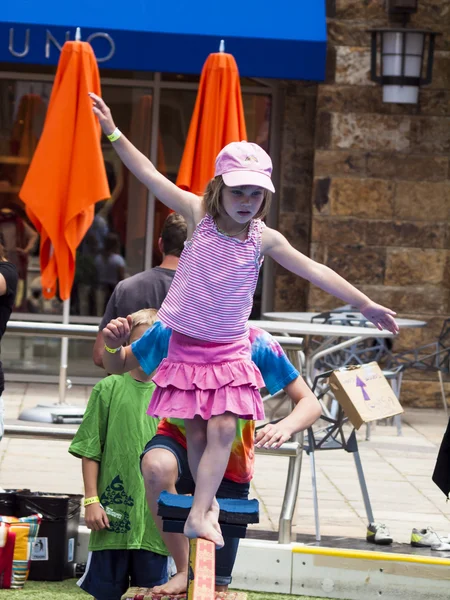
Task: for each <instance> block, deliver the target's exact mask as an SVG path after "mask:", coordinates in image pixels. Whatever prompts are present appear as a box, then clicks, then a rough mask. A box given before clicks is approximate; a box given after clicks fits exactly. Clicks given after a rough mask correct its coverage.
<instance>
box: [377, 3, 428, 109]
mask: <svg viewBox="0 0 450 600" xmlns="http://www.w3.org/2000/svg"><path fill="white" fill-rule="evenodd" d="M417 4H418V0H387V3H386V5H387V11H388V14H389V17H390V19H391V20H394V21H396V22H398V21H399V20H401V21H402V22H403V25H406V23H407V22H408V20H409V17H410V15H411V13H413V12H416V10H417ZM370 33H371V35H372V45H371V73H370V76H371V79H372V81H375V82H377V83H380V84H381V85H382V86H383V102H396V103H400V104H417V102H418V101H419V88H420V86H422V85H427V84H429V83H431V78H432V73H433V59H434V43H435V38H436V35H438V34H437V33H435V32H432V31H426V30H421V29H408V28H407V27H404V26H403V27H392V28H391V27H389V28H381V29H371V30H370Z"/></svg>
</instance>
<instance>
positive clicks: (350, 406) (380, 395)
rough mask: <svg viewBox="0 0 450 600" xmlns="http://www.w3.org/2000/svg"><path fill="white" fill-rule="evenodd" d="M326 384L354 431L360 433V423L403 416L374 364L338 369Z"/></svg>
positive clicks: (389, 387)
mask: <svg viewBox="0 0 450 600" xmlns="http://www.w3.org/2000/svg"><path fill="white" fill-rule="evenodd" d="M329 383H330V387H331V390H332V391H333V393H334V395H335V396H336V400H337V401H338V402H339V404H340V405H341V406H342V408H343V410H344V412H345V414H346V415H347V417H348V418H349V420H350V422H351V424H352V425H353V426H354V427H355V429H359V428H360V427H361V425H362V424H363V423H370V421H376V420H378V419H386V418H387V417H393V416H394V415H399V414H401V413H402V412H403V408H402V407H401V404H400V402H399V401H398V398H397V397H396V395H395V394H394V392H393V391H392V388H391V386H390V385H389V383H388V381H387V379H386V377H385V376H384V375H383V373H382V371H381V369H380V367H379V366H378V363H376V362H371V363H368V364H366V365H358V366H354V367H346V368H343V369H338V370H337V371H334V372H333V373H332V374H331V376H330V379H329Z"/></svg>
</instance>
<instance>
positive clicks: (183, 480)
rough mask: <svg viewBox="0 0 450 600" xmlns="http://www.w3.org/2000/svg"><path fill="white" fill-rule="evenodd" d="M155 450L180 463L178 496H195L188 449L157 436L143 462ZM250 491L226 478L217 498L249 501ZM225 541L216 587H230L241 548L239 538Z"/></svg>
mask: <svg viewBox="0 0 450 600" xmlns="http://www.w3.org/2000/svg"><path fill="white" fill-rule="evenodd" d="M153 448H163V449H164V450H168V451H169V452H171V453H172V454H173V455H174V457H175V459H176V461H177V463H178V481H177V482H176V490H177V492H178V494H193V493H194V491H195V484H194V480H193V478H192V475H191V471H190V469H189V463H188V459H187V450H186V448H183V446H182V445H181V444H179V443H178V442H177V440H174V439H173V438H171V437H169V436H167V435H162V434H156V435H155V436H154V437H153V438H152V439H151V440H150V441H149V442H148V443H147V445H146V446H145V449H144V451H143V452H142V454H141V462H142V459H143V457H144V456H145V455H146V454H147V452H150V450H152V449H153ZM249 490H250V484H249V483H236V482H235V481H231V479H225V478H224V479H222V483H221V484H220V486H219V489H218V490H217V494H216V496H217V498H238V499H240V500H247V499H248V493H249ZM224 541H225V546H224V547H223V548H221V549H220V550H216V585H230V583H231V574H232V572H233V567H234V562H235V560H236V555H237V551H238V548H239V538H230V537H224Z"/></svg>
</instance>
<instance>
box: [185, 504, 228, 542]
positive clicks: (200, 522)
mask: <svg viewBox="0 0 450 600" xmlns="http://www.w3.org/2000/svg"><path fill="white" fill-rule="evenodd" d="M210 512H211V511H208V513H207V515H206V516H205V517H203V518H202V517H200V518H197V517H196V516H195V515H194V516H193V515H192V511H191V512H190V513H189V516H188V518H187V519H186V523H185V525H184V535H185V536H186V537H188V538H202V539H204V540H209V541H210V542H213V543H214V544H215V545H216V548H223V546H224V541H223V537H222V533H221V532H220V531H218V530H217V528H216V527H215V519H214V517H213V515H210ZM219 529H220V527H219Z"/></svg>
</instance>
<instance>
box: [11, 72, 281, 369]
mask: <svg viewBox="0 0 450 600" xmlns="http://www.w3.org/2000/svg"><path fill="white" fill-rule="evenodd" d="M0 66H1V65H0ZM28 68H29V70H28V73H29V75H28V76H26V75H24V76H22V75H21V74H19V73H18V71H19V68H18V69H16V72H15V73H6V72H4V73H3V78H1V77H0V233H1V234H2V236H3V239H4V240H5V244H6V246H7V249H8V251H9V258H10V260H12V261H13V262H15V263H16V264H17V267H18V269H19V274H20V284H19V290H18V295H17V301H16V305H15V307H14V313H16V315H17V316H16V318H20V319H25V320H27V319H30V320H51V321H59V320H60V319H61V315H62V303H61V301H60V300H59V298H57V297H55V298H53V299H51V300H46V299H44V297H43V295H42V289H41V280H40V271H39V239H38V236H37V233H36V232H35V230H34V229H33V227H32V225H31V223H30V222H29V221H28V219H27V216H26V211H25V207H24V205H23V203H22V202H21V200H20V199H19V190H20V187H21V185H22V183H23V180H24V178H25V175H26V172H27V169H28V166H29V164H30V162H31V159H32V156H33V153H34V150H35V149H36V146H37V143H38V140H39V138H40V135H41V133H42V128H43V125H44V120H45V115H46V110H47V106H48V102H49V98H50V94H51V89H52V78H51V77H50V76H49V75H46V74H43V72H44V70H42V71H41V73H40V74H39V69H40V68H38V67H36V68H33V67H31V66H29V67H28ZM6 70H7V69H5V70H4V71H6ZM22 70H23V69H22ZM53 73H54V71H53ZM40 77H41V78H42V80H40ZM102 77H103V80H104V82H103V84H102V94H103V97H104V99H105V101H106V103H107V104H108V105H109V106H110V107H111V110H112V113H113V115H114V119H115V121H116V123H117V126H118V127H119V128H120V129H121V131H123V132H124V133H125V135H126V136H127V137H128V138H129V139H130V140H131V141H132V142H133V144H135V145H136V146H137V147H138V148H139V150H141V152H143V153H144V154H145V155H146V156H149V157H150V156H151V154H152V149H153V152H154V151H155V148H157V161H156V162H157V167H158V169H159V170H160V171H161V172H162V173H164V174H165V175H166V176H167V177H168V178H169V179H170V180H171V181H176V178H177V173H178V169H179V166H180V163H181V158H182V155H183V150H184V145H185V141H186V137H187V133H188V130H189V124H190V120H191V116H192V112H193V109H194V104H195V99H196V93H197V92H196V89H193V84H195V83H197V82H198V79H199V78H198V76H189V75H177V74H167V75H164V74H162V75H161V77H160V78H155V77H154V76H153V74H148V73H146V74H136V73H132V72H120V73H119V72H114V73H111V72H104V71H102ZM242 84H243V85H245V90H244V93H243V102H244V111H245V118H246V124H247V132H248V139H249V141H255V142H257V143H258V144H260V145H261V146H262V147H264V148H265V149H266V150H267V151H269V143H270V121H271V111H272V97H271V95H270V93H269V92H268V93H267V95H266V94H264V93H263V94H262V93H261V84H260V83H259V82H258V83H257V84H256V83H255V82H252V80H242ZM158 85H159V86H160V89H159V94H158V95H159V98H160V102H159V107H154V106H153V99H154V97H157V96H156V95H155V94H154V91H153V90H154V88H155V86H158ZM253 87H255V90H254V91H253V89H252V88H253ZM256 87H259V89H256ZM155 109H158V110H157V111H156V112H158V113H159V130H158V132H155V134H153V132H152V119H153V115H154V113H155ZM153 135H158V139H157V140H153V138H152V136H153ZM102 150H103V156H104V160H105V168H106V172H107V177H108V182H109V186H110V193H111V197H110V198H108V199H106V200H104V201H103V202H100V203H98V204H97V205H96V207H95V217H94V221H93V223H92V226H91V227H90V229H89V230H88V232H87V233H86V236H85V237H84V239H83V240H82V242H81V244H80V246H79V248H78V251H77V262H76V274H75V280H74V285H73V289H72V295H71V299H70V306H71V310H70V312H71V321H72V322H88V323H98V322H99V320H100V317H101V316H102V315H103V312H104V308H105V305H106V303H107V301H108V299H109V297H110V294H111V292H112V290H113V289H114V286H115V285H116V284H117V283H118V282H119V281H120V280H121V279H123V278H124V277H129V276H131V275H133V274H135V273H138V272H140V271H142V270H143V269H144V268H145V264H146V263H145V260H144V259H145V256H144V254H145V248H146V237H147V236H149V231H148V230H147V227H148V225H149V224H150V226H152V228H153V253H152V260H151V264H152V265H157V264H159V263H160V261H161V258H162V257H161V256H160V255H159V252H158V249H157V240H158V236H159V233H160V230H161V227H162V223H163V221H164V219H165V217H166V215H167V214H168V210H167V208H166V207H165V206H164V205H162V204H161V203H160V202H159V201H158V200H157V199H156V201H155V207H154V213H153V214H152V215H147V207H148V191H147V189H146V188H145V187H144V186H143V185H142V184H140V183H139V182H138V181H137V180H136V179H135V178H134V177H133V176H132V175H130V173H129V172H128V170H127V169H126V168H124V166H123V165H122V163H121V161H120V159H119V158H118V157H117V155H116V154H115V152H114V149H113V148H112V146H111V144H110V143H109V142H107V140H106V139H105V138H104V137H103V138H102ZM152 221H153V223H152ZM260 279H262V276H261V278H260ZM261 290H262V282H261V281H260V282H259V283H258V287H257V292H256V295H255V303H254V310H253V312H252V317H253V318H256V317H259V316H260V312H261ZM14 313H13V318H14ZM19 314H20V316H19ZM31 340H32V341H31ZM91 351H92V342H90V341H81V340H71V341H70V344H69V369H68V374H69V377H72V378H74V377H75V378H76V377H78V376H79V377H81V378H83V377H98V376H99V371H98V369H97V368H96V367H95V366H94V365H93V363H92V360H91ZM59 352H60V340H59V339H57V338H55V339H52V338H42V339H39V338H21V337H14V336H11V335H8V334H7V335H6V336H5V340H4V343H3V344H2V360H3V361H4V363H5V366H6V367H7V371H8V372H9V373H12V372H15V373H18V372H20V373H22V374H23V375H24V374H27V373H29V374H34V375H36V374H37V375H44V376H47V375H48V376H52V377H53V376H56V375H57V373H58V369H59Z"/></svg>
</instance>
